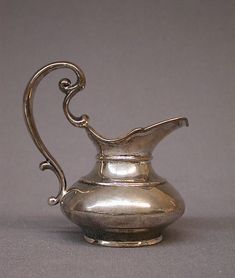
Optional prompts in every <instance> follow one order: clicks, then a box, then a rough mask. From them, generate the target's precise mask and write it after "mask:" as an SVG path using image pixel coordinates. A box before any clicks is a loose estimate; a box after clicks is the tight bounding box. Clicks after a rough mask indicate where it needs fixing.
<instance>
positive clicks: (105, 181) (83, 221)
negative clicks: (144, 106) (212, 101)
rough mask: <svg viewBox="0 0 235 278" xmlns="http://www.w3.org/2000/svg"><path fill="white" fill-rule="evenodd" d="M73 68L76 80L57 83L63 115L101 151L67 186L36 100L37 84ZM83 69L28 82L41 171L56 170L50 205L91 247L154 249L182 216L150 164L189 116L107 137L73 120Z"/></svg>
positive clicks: (27, 109)
mask: <svg viewBox="0 0 235 278" xmlns="http://www.w3.org/2000/svg"><path fill="white" fill-rule="evenodd" d="M59 68H69V69H71V70H72V71H73V72H74V73H75V74H76V77H77V81H76V83H75V84H71V82H70V80H69V79H66V78H64V79H62V80H61V81H60V82H59V88H60V90H61V91H62V92H63V93H65V97H64V101H63V109H64V114H65V116H66V117H67V119H68V120H69V122H70V123H71V124H73V125H74V126H76V127H82V128H84V129H85V130H86V132H87V134H88V136H89V138H90V139H91V140H92V142H93V143H94V144H95V146H96V148H97V158H96V163H95V166H94V168H93V170H92V171H91V172H90V173H89V174H88V175H86V176H85V177H82V178H80V179H79V180H78V181H77V182H76V183H75V184H74V185H73V186H71V187H70V188H67V185H66V179H65V176H64V173H63V171H62V169H61V167H60V166H59V164H58V162H57V161H56V160H55V159H54V157H53V156H52V155H51V154H50V152H49V151H48V150H47V148H46V146H45V145H44V143H43V142H42V139H41V138H40V135H39V133H38V130H37V128H36V124H35V121H34V117H33V96H34V93H35V90H36V88H37V85H38V83H39V82H40V81H41V80H42V78H43V77H44V76H45V75H47V74H48V73H49V72H51V71H53V70H56V69H59ZM85 83H86V80H85V76H84V73H83V72H82V70H81V69H80V68H79V67H78V66H76V65H75V64H72V63H69V62H56V63H52V64H49V65H47V66H45V67H43V68H42V69H40V70H39V71H38V72H37V73H36V74H35V75H34V76H33V77H32V79H31V80H30V82H29V83H28V85H27V87H26V90H25V94H24V115H25V121H26V125H27V127H28V130H29V132H30V134H31V136H32V138H33V141H34V143H35V144H36V146H37V147H38V149H39V151H40V152H41V153H42V154H43V156H44V157H45V159H46V161H45V162H42V163H41V164H40V168H41V169H42V170H45V169H50V170H52V171H53V172H54V173H55V174H56V176H57V177H58V179H59V183H60V190H59V193H58V194H57V196H56V197H50V198H49V204H50V205H55V204H57V203H60V206H61V209H62V211H63V212H64V214H65V215H66V216H67V217H68V218H69V219H70V220H71V221H72V222H74V223H75V224H77V225H79V226H80V227H81V229H82V231H83V233H84V238H85V240H86V241H88V242H90V243H95V244H100V245H103V246H113V247H138V246H145V245H152V244H156V243H158V242H160V241H161V240H162V230H163V229H164V228H165V227H166V226H167V225H169V224H171V223H172V222H173V221H175V220H176V219H177V218H179V217H180V216H181V215H182V214H183V212H184V202H183V200H182V198H181V196H180V195H179V193H178V192H177V191H176V190H175V189H174V188H173V187H172V186H171V185H170V184H169V183H168V182H167V181H166V180H165V179H163V178H161V177H160V176H158V175H157V174H156V173H155V172H154V170H153V168H152V165H151V160H152V151H153V149H154V148H155V146H156V145H157V144H158V143H159V142H160V141H161V140H162V139H163V138H164V137H165V136H167V135H168V134H170V133H171V132H173V131H174V130H176V129H177V128H180V127H182V126H187V125H188V120H187V119H186V118H174V119H170V120H167V121H163V122H160V123H156V124H153V125H150V126H148V127H145V128H136V129H134V130H132V131H131V132H129V133H128V134H127V135H126V136H123V137H120V138H117V139H107V138H105V137H103V136H101V135H100V134H99V133H98V132H97V131H95V129H94V128H92V127H91V126H90V124H89V122H88V120H89V117H88V116H87V115H82V116H80V117H77V116H74V115H73V114H72V113H71V112H70V110H69V103H70V100H71V98H72V97H74V96H75V94H76V93H78V92H79V91H80V90H82V89H83V88H84V87H85Z"/></svg>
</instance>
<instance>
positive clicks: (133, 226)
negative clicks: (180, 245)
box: [60, 181, 184, 247]
mask: <svg viewBox="0 0 235 278" xmlns="http://www.w3.org/2000/svg"><path fill="white" fill-rule="evenodd" d="M60 204H61V209H62V211H63V212H64V214H65V215H66V216H67V217H68V218H69V219H70V220H71V221H72V222H73V223H75V224H77V225H79V226H80V227H81V229H82V231H83V233H84V235H85V239H86V240H87V241H89V242H91V243H98V244H101V245H105V246H117V247H128V246H133V247H134V246H143V245H151V244H155V243H158V242H160V241H161V239H162V231H163V229H164V228H165V227H166V226H167V225H169V224H171V223H172V222H174V221H175V220H176V219H177V218H179V217H180V216H181V215H182V214H183V212H184V202H183V200H182V198H181V196H180V195H179V193H178V192H177V191H176V190H175V189H174V188H173V187H172V186H171V185H170V184H169V183H168V182H167V181H165V182H164V183H162V184H159V185H152V186H119V185H115V186H105V185H92V184H84V183H81V182H77V183H76V184H75V185H74V186H72V187H71V188H70V189H69V190H68V193H67V194H66V195H65V196H64V197H63V198H62V201H61V203H60Z"/></svg>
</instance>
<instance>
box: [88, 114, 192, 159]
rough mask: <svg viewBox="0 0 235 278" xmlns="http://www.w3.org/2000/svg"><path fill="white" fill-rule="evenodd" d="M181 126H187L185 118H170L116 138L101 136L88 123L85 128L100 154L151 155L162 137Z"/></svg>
mask: <svg viewBox="0 0 235 278" xmlns="http://www.w3.org/2000/svg"><path fill="white" fill-rule="evenodd" d="M183 126H188V119H187V118H185V117H179V118H172V119H169V120H166V121H162V122H159V123H156V124H153V125H150V126H147V127H145V128H136V129H133V130H132V131H131V132H129V133H128V134H127V135H126V136H123V137H119V138H116V139H107V138H105V137H103V136H101V135H100V134H99V133H97V132H96V131H95V130H94V129H93V128H92V127H91V126H89V125H88V126H87V127H86V130H87V133H88V136H89V137H90V139H91V140H92V141H93V142H94V144H95V145H96V147H97V149H98V151H99V154H100V155H101V156H109V157H111V156H112V157H113V156H116V157H118V156H125V157H126V156H138V157H151V153H152V151H153V149H154V148H155V147H156V145H157V144H158V143H159V142H160V141H161V140H162V139H163V138H165V137H166V136H167V135H168V134H170V133H171V132H173V131H174V130H176V129H178V128H180V127H183Z"/></svg>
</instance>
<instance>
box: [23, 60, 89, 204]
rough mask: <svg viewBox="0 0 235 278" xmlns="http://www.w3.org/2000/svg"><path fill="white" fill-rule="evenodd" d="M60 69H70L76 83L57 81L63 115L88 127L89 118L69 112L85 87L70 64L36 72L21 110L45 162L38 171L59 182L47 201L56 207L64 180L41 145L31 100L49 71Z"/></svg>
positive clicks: (76, 68)
mask: <svg viewBox="0 0 235 278" xmlns="http://www.w3.org/2000/svg"><path fill="white" fill-rule="evenodd" d="M61 68H68V69H71V70H72V71H73V72H74V73H75V75H76V82H75V83H74V84H72V83H71V81H70V80H69V79H67V78H63V79H62V80H60V81H59V88H60V90H61V91H62V92H63V93H65V97H64V101H63V110H64V114H65V116H66V117H67V119H68V120H69V122H70V123H72V124H73V125H74V126H76V127H86V126H87V125H88V119H89V117H88V116H87V115H81V116H80V117H77V116H74V115H73V114H72V113H71V112H70V110H69V103H70V100H71V98H72V97H73V96H74V95H75V94H76V93H78V92H79V91H81V90H82V89H84V88H85V85H86V78H85V75H84V73H83V71H82V70H81V69H80V68H79V67H78V66H77V65H75V64H73V63H70V62H64V61H62V62H55V63H51V64H48V65H46V66H45V67H43V68H41V69H40V70H38V71H37V72H36V73H35V74H34V75H33V77H32V78H31V80H30V81H29V83H28V85H27V87H26V89H25V93H24V100H23V108H24V118H25V122H26V125H27V128H28V131H29V133H30V134H31V137H32V139H33V141H34V143H35V145H36V146H37V148H38V150H39V151H40V152H41V153H42V155H43V156H44V157H45V159H46V160H45V161H43V162H41V163H40V169H41V170H42V171H43V170H47V169H49V170H52V171H53V172H54V173H55V175H56V176H57V178H58V180H59V185H60V187H59V192H58V194H57V196H52V197H50V198H49V199H48V203H49V205H56V204H58V203H59V202H60V200H61V198H62V197H63V196H64V194H65V193H66V188H67V184H66V178H65V175H64V172H63V170H62V168H61V167H60V165H59V163H58V162H57V161H56V160H55V158H54V157H53V156H52V155H51V153H50V152H49V151H48V149H47V148H46V146H45V144H44V143H43V141H42V139H41V137H40V135H39V132H38V130H37V127H36V124H35V120H34V116H33V98H34V94H35V91H36V89H37V86H38V84H39V82H40V81H41V80H42V79H43V78H44V77H45V76H46V75H47V74H48V73H50V72H51V71H54V70H56V69H61Z"/></svg>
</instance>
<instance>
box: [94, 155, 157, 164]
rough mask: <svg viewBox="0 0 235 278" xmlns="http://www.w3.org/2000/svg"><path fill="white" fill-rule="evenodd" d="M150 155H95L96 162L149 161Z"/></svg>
mask: <svg viewBox="0 0 235 278" xmlns="http://www.w3.org/2000/svg"><path fill="white" fill-rule="evenodd" d="M152 158H153V157H152V155H99V154H98V155H97V159H98V160H102V161H107V160H113V161H117V160H118V161H126V162H128V161H133V162H141V161H151V160H152Z"/></svg>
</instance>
